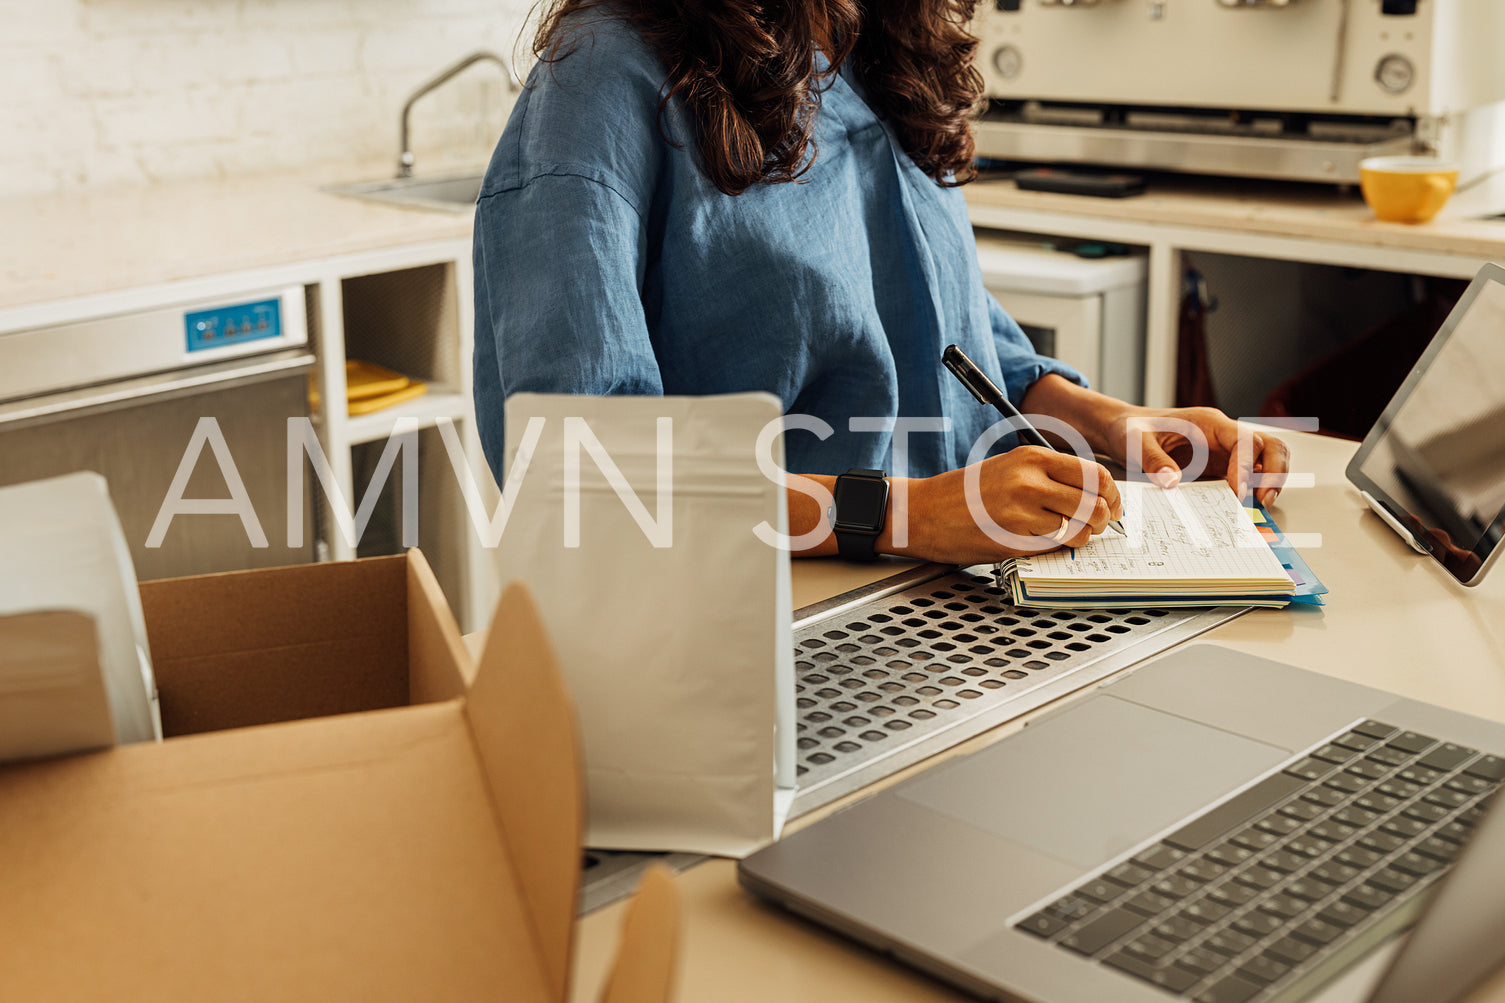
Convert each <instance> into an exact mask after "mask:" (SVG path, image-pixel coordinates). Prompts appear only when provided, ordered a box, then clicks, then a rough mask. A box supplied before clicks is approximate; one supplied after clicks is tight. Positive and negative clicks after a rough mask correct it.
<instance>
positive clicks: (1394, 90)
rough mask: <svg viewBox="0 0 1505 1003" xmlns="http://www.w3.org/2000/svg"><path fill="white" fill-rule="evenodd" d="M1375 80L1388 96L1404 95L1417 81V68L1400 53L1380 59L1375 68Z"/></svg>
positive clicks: (1393, 53)
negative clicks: (1413, 82)
mask: <svg viewBox="0 0 1505 1003" xmlns="http://www.w3.org/2000/svg"><path fill="white" fill-rule="evenodd" d="M1374 79H1375V80H1377V81H1378V82H1379V85H1380V88H1381V89H1382V90H1384V91H1385V93H1387V94H1404V93H1405V92H1406V91H1407V90H1408V89H1410V87H1411V83H1412V81H1414V80H1415V79H1416V67H1415V66H1412V65H1411V60H1409V59H1407V58H1406V57H1405V56H1402V55H1401V54H1400V53H1398V52H1392V53H1391V54H1390V55H1388V56H1384V57H1382V58H1381V59H1380V61H1379V64H1378V65H1376V66H1375V68H1374Z"/></svg>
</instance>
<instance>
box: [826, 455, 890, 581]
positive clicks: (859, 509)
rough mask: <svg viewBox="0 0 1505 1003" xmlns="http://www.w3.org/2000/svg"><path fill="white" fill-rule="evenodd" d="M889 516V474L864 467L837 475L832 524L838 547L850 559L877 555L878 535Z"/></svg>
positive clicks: (868, 557) (865, 559) (869, 558)
mask: <svg viewBox="0 0 1505 1003" xmlns="http://www.w3.org/2000/svg"><path fill="white" fill-rule="evenodd" d="M887 520H888V477H887V475H886V474H884V472H883V471H881V470H867V469H864V468H861V467H858V468H854V469H852V470H848V471H847V472H846V473H844V474H842V475H841V476H840V477H838V478H836V491H835V505H834V506H833V513H832V519H831V522H832V526H833V528H834V529H835V531H836V549H837V551H838V552H839V553H840V554H841V556H842V557H843V558H845V559H847V560H849V561H872V560H875V559H876V558H877V557H878V550H877V544H878V535H879V534H880V533H882V532H883V526H884V524H885V523H886V522H887Z"/></svg>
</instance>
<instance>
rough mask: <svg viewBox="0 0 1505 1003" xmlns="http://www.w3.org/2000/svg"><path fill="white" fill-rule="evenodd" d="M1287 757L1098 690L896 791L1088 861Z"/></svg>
mask: <svg viewBox="0 0 1505 1003" xmlns="http://www.w3.org/2000/svg"><path fill="white" fill-rule="evenodd" d="M1288 758H1290V752H1289V751H1288V750H1286V749H1282V748H1278V747H1276V746H1273V745H1266V744H1265V743H1263V742H1257V741H1255V740H1253V739H1250V738H1245V737H1243V736H1241V735H1235V734H1233V733H1231V732H1227V731H1223V730H1221V729H1219V728H1213V727H1210V726H1208V725H1205V724H1198V723H1197V722H1195V721H1189V720H1187V719H1186V718H1181V717H1176V716H1174V715H1171V714H1165V713H1162V712H1161V711H1157V710H1151V709H1150V708H1148V707H1145V706H1142V705H1140V704H1136V703H1130V702H1129V701H1127V700H1120V699H1118V698H1116V697H1111V696H1107V695H1099V696H1095V697H1092V698H1090V699H1088V700H1087V701H1085V702H1084V703H1081V704H1079V705H1078V706H1076V707H1073V708H1072V709H1070V710H1068V711H1066V712H1064V713H1062V714H1059V715H1057V716H1055V717H1053V718H1050V719H1049V720H1047V721H1044V722H1042V723H1041V724H1039V725H1036V726H1034V727H1029V728H1026V729H1025V730H1024V731H1022V732H1020V733H1019V734H1017V735H1014V736H1012V737H1010V738H1007V739H1005V740H1004V741H1002V742H999V743H998V744H997V745H995V746H992V747H991V748H988V749H984V750H983V751H981V752H979V753H976V754H975V755H972V756H968V757H966V758H964V759H960V760H958V761H957V762H956V763H954V764H951V765H946V764H943V765H941V766H939V767H937V768H936V769H934V770H931V771H930V772H928V773H926V774H925V775H923V776H921V777H919V778H918V779H916V780H914V781H912V782H910V783H908V784H905V785H904V786H903V787H902V788H900V789H899V790H898V791H897V792H896V793H898V795H899V796H900V797H902V798H904V799H905V800H907V801H911V802H913V803H915V804H918V805H923V806H924V807H926V808H929V809H931V810H932V811H936V812H940V813H941V814H942V815H947V816H949V817H951V818H954V819H957V820H959V821H962V822H966V823H967V824H969V825H973V826H976V827H978V828H980V829H983V830H985V831H987V832H990V833H992V834H993V835H995V836H1001V837H1003V838H1004V839H1008V840H1012V841H1014V842H1017V843H1022V844H1024V845H1025V846H1028V847H1031V848H1032V849H1035V850H1037V851H1039V852H1041V853H1044V854H1047V855H1049V856H1052V857H1055V858H1057V859H1059V860H1063V861H1066V862H1068V863H1072V864H1076V865H1078V866H1080V867H1083V868H1091V867H1096V866H1097V865H1098V864H1100V863H1102V862H1103V861H1105V860H1107V859H1109V858H1110V857H1114V856H1116V855H1118V854H1120V853H1122V852H1123V851H1125V850H1127V849H1129V848H1130V847H1132V846H1134V845H1135V844H1137V843H1139V842H1141V841H1143V840H1144V839H1146V838H1147V837H1149V836H1151V835H1153V834H1154V833H1156V832H1159V831H1160V830H1162V829H1167V828H1169V827H1171V826H1172V825H1174V824H1175V823H1176V822H1178V821H1180V820H1181V819H1183V818H1185V817H1187V816H1189V815H1194V814H1197V813H1198V812H1199V811H1200V809H1201V808H1203V807H1204V806H1206V805H1207V804H1208V803H1209V802H1211V801H1213V800H1215V799H1216V798H1219V797H1221V796H1222V795H1224V794H1227V793H1228V792H1229V791H1231V790H1232V789H1233V788H1235V787H1238V786H1240V785H1242V784H1244V783H1246V782H1248V781H1249V780H1252V779H1253V778H1254V777H1256V776H1258V775H1259V774H1261V773H1263V772H1265V771H1266V770H1268V769H1269V768H1270V767H1272V766H1274V765H1275V764H1276V763H1279V762H1282V761H1283V760H1286V759H1288Z"/></svg>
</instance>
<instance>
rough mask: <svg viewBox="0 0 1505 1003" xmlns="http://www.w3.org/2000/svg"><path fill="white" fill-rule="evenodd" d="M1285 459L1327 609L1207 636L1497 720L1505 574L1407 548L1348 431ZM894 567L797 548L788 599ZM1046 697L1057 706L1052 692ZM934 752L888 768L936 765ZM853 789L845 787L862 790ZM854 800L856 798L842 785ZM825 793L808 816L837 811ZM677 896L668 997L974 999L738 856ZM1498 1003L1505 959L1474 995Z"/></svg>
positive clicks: (589, 979) (592, 979)
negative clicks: (800, 908)
mask: <svg viewBox="0 0 1505 1003" xmlns="http://www.w3.org/2000/svg"><path fill="white" fill-rule="evenodd" d="M1285 434H1286V436H1287V437H1288V440H1289V441H1290V442H1291V444H1292V453H1293V460H1294V462H1293V468H1294V469H1295V470H1297V471H1312V472H1314V473H1315V475H1316V485H1315V486H1314V487H1311V488H1294V487H1292V488H1287V489H1286V490H1285V491H1284V492H1283V493H1282V495H1281V497H1280V502H1279V504H1278V506H1277V507H1276V509H1275V514H1276V517H1277V518H1278V519H1279V521H1280V524H1281V526H1282V528H1284V529H1285V530H1287V531H1288V532H1291V533H1320V534H1321V535H1322V542H1321V546H1320V547H1313V546H1307V547H1304V548H1303V556H1304V557H1305V558H1306V559H1307V562H1308V563H1309V564H1310V565H1311V567H1312V569H1313V570H1314V571H1315V572H1316V573H1317V574H1318V575H1319V576H1320V577H1321V578H1322V580H1323V581H1324V582H1325V583H1326V584H1327V585H1328V587H1329V588H1331V590H1332V593H1331V595H1330V596H1329V597H1328V600H1329V604H1328V606H1327V607H1326V608H1324V609H1311V608H1292V609H1289V610H1256V611H1254V612H1252V613H1249V614H1246V615H1245V616H1242V617H1240V618H1238V619H1237V620H1234V621H1232V622H1231V623H1228V624H1225V625H1223V626H1221V627H1218V628H1216V629H1215V630H1214V631H1212V632H1210V633H1208V634H1204V635H1202V636H1201V637H1200V638H1198V639H1197V643H1201V642H1212V643H1216V644H1222V645H1227V646H1229V647H1232V648H1236V649H1238V650H1241V651H1246V652H1249V653H1251V654H1256V655H1262V656H1264V657H1267V658H1274V659H1278V660H1280V661H1285V662H1290V663H1293V664H1296V665H1299V666H1302V667H1303V668H1307V669H1310V670H1313V671H1316V672H1323V673H1327V674H1330V675H1333V676H1339V677H1342V678H1344V679H1349V680H1352V681H1354V682H1359V683H1364V684H1368V685H1371V686H1378V687H1381V688H1383V689H1387V690H1390V691H1393V692H1395V693H1399V694H1403V695H1405V696H1409V697H1415V698H1417V699H1420V700H1427V701H1430V702H1432V703H1436V704H1441V705H1443V706H1446V707H1451V708H1453V709H1455V710H1460V711H1464V712H1466V713H1471V714H1478V715H1482V716H1485V717H1489V718H1493V719H1496V720H1505V573H1502V572H1498V571H1497V572H1496V573H1495V574H1494V576H1493V577H1492V578H1490V579H1489V580H1487V581H1486V582H1485V583H1484V584H1483V585H1481V586H1479V587H1478V588H1475V589H1466V588H1463V587H1462V586H1459V585H1457V584H1455V583H1454V582H1452V580H1451V579H1449V578H1448V577H1447V576H1446V575H1445V574H1444V573H1443V572H1442V571H1441V569H1439V568H1438V567H1437V566H1436V565H1435V564H1433V562H1432V561H1431V559H1430V558H1427V557H1424V556H1422V555H1420V554H1417V553H1415V552H1414V551H1412V550H1410V548H1408V547H1407V546H1406V545H1405V544H1404V543H1402V542H1401V540H1400V539H1399V538H1398V537H1396V536H1395V534H1393V533H1392V532H1391V531H1390V530H1389V529H1388V528H1386V527H1385V525H1384V524H1383V523H1381V522H1380V520H1379V519H1378V518H1377V517H1376V516H1374V515H1373V514H1372V513H1370V512H1369V511H1368V509H1367V508H1365V506H1364V503H1363V501H1362V500H1361V499H1360V498H1359V495H1358V493H1357V492H1356V491H1355V490H1354V489H1353V488H1352V487H1351V486H1350V485H1349V484H1348V483H1347V481H1346V480H1345V479H1344V476H1343V469H1344V466H1345V464H1346V463H1347V461H1348V458H1349V457H1350V456H1351V455H1352V453H1353V450H1354V444H1353V443H1350V442H1343V441H1340V440H1336V439H1326V438H1320V437H1318V436H1313V435H1304V434H1301V433H1285ZM892 570H893V568H892V567H879V568H875V567H874V566H871V565H849V564H843V563H842V562H839V561H803V562H801V561H797V562H795V579H794V582H795V596H796V600H795V601H796V602H797V603H808V602H813V601H817V600H819V599H822V598H826V597H829V596H830V595H833V594H839V593H840V592H843V591H846V590H849V589H852V588H856V587H857V586H859V585H862V584H865V583H866V582H868V581H871V580H873V579H874V578H876V577H882V576H883V575H886V574H888V573H891V572H892ZM1053 706H1054V705H1053ZM1019 727H1020V725H1019V723H1018V722H1013V723H1011V724H1008V725H1005V726H1003V727H1001V728H997V729H994V730H993V731H991V732H988V733H987V734H985V735H982V736H979V737H978V738H976V739H973V740H971V741H969V742H966V743H963V744H962V745H960V746H958V747H957V748H956V749H953V750H951V751H950V752H948V753H944V754H942V755H943V756H949V755H956V754H959V753H962V752H968V751H972V750H974V749H976V748H979V747H981V746H982V745H985V744H987V743H990V742H993V741H996V740H997V739H998V738H1000V737H1002V736H1004V735H1006V734H1011V733H1012V732H1014V731H1016V730H1018V728H1019ZM936 761H937V760H936V759H935V758H932V759H931V760H929V761H928V762H927V763H925V764H921V766H920V767H912V768H910V769H909V770H906V771H902V772H901V773H899V774H898V775H897V776H895V777H893V778H890V779H889V780H886V781H883V782H884V783H892V782H894V781H895V780H898V779H902V778H903V777H905V776H909V775H912V773H913V772H914V771H915V770H917V769H920V768H922V767H923V766H929V765H932V764H933V763H934V762H936ZM861 793H866V792H859V794H858V795H853V797H857V796H860V795H861ZM848 800H850V799H848ZM843 803H846V802H845V801H841V802H837V803H836V804H835V805H831V806H828V807H827V808H825V809H822V810H821V811H820V812H817V813H815V815H814V816H811V817H807V818H805V819H801V820H800V821H799V822H796V823H794V826H795V827H799V826H801V825H805V824H809V822H810V821H812V820H813V818H816V817H820V816H822V815H824V814H826V813H828V812H830V811H833V810H835V809H836V808H838V807H839V806H840V805H841V804H843ZM675 881H676V884H677V886H678V888H679V891H680V894H681V896H682V898H683V901H684V931H683V934H684V940H683V951H682V972H681V978H680V981H679V988H678V995H677V998H678V999H680V1000H685V1001H696V1003H699V1001H708V1000H715V1001H724V1003H762V1001H766V1000H780V1001H781V1003H846V1001H850V1003H859V1001H860V1003H900V1001H903V1003H943V1001H946V1003H961V1001H963V1000H966V999H967V998H968V997H965V996H963V995H962V994H960V993H959V992H956V991H953V990H951V989H948V988H947V987H945V986H943V985H941V984H940V983H938V982H934V981H932V980H930V979H928V978H926V977H924V976H922V975H919V974H917V973H916V972H914V971H912V970H911V969H909V968H906V967H904V966H903V965H900V964H898V963H897V962H894V961H892V960H891V959H888V958H885V957H883V956H881V955H879V954H876V953H874V952H872V951H868V950H866V949H865V948H862V947H858V946H856V945H855V944H852V943H850V942H848V941H846V940H844V939H842V938H840V937H837V936H836V935H834V934H830V933H827V932H826V931H824V930H822V929H820V928H818V927H816V926H814V925H812V924H809V923H806V922H804V921H802V920H799V919H797V918H795V917H793V916H791V915H789V914H787V913H785V912H783V911H781V910H779V909H777V908H774V907H771V906H766V905H763V904H761V903H759V902H758V901H756V900H755V899H753V897H752V896H751V895H749V894H747V893H746V892H744V891H743V890H742V889H741V888H739V887H738V885H737V880H736V866H735V863H734V862H733V861H729V860H712V861H709V862H707V863H704V864H701V865H699V866H697V867H694V868H692V869H691V870H689V871H687V872H686V873H684V874H682V875H680V876H679V877H678V878H676V879H675ZM622 909H623V904H622V903H618V904H616V905H613V906H610V907H608V908H605V909H602V910H599V911H597V912H595V913H592V914H591V915H589V916H587V917H585V918H584V919H583V920H582V921H581V924H580V927H579V933H578V940H577V947H578V958H577V965H578V967H577V975H578V978H577V979H576V982H575V990H574V999H575V1000H576V1001H578V1003H583V1001H584V1000H586V999H587V997H588V996H589V994H590V991H591V989H592V988H593V987H595V986H599V985H600V984H601V978H602V976H603V975H604V973H605V971H606V967H607V964H608V960H609V958H610V955H611V952H612V951H614V950H615V944H616V937H617V928H618V926H619V925H620V923H621V919H622ZM1468 1001H1469V1003H1505V972H1502V973H1500V974H1498V975H1497V976H1496V977H1495V978H1494V979H1493V980H1491V981H1490V982H1489V983H1487V984H1486V985H1485V986H1484V987H1482V988H1481V989H1479V990H1478V991H1476V992H1475V993H1473V994H1472V995H1470V996H1469V997H1468Z"/></svg>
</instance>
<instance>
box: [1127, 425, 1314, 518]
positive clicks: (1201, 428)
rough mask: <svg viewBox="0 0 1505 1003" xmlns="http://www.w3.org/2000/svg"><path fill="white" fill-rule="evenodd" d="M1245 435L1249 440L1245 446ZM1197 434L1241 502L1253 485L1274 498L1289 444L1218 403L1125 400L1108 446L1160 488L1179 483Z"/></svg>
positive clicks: (1262, 499) (1263, 500)
mask: <svg viewBox="0 0 1505 1003" xmlns="http://www.w3.org/2000/svg"><path fill="white" fill-rule="evenodd" d="M1167 419H1169V420H1167ZM1241 435H1242V436H1243V437H1244V439H1245V440H1246V441H1245V444H1244V446H1243V448H1242V450H1241V449H1240V445H1239V439H1240V436H1241ZM1194 439H1199V440H1201V441H1202V442H1204V443H1206V449H1207V455H1206V464H1207V465H1206V467H1205V468H1204V469H1205V471H1206V472H1207V473H1209V474H1212V475H1214V476H1220V477H1222V478H1223V479H1224V480H1226V481H1227V482H1228V486H1229V487H1231V488H1232V489H1233V490H1234V493H1235V494H1237V495H1238V497H1239V500H1240V501H1242V500H1243V499H1244V498H1246V497H1248V495H1249V489H1250V488H1251V487H1252V488H1254V497H1255V499H1256V500H1257V501H1258V502H1259V503H1260V504H1261V505H1270V504H1273V503H1274V501H1275V499H1276V497H1277V496H1278V495H1279V494H1280V488H1281V485H1283V484H1284V483H1285V475H1286V473H1287V472H1288V471H1289V469H1290V462H1291V450H1290V447H1288V446H1287V445H1286V444H1285V443H1284V442H1283V441H1281V440H1280V439H1278V438H1276V437H1275V436H1273V435H1270V434H1268V433H1266V432H1260V431H1256V430H1255V429H1254V428H1252V427H1250V426H1248V425H1243V426H1241V425H1240V424H1239V423H1238V422H1236V421H1234V420H1233V419H1232V418H1230V417H1228V416H1227V415H1226V414H1224V413H1223V412H1221V411H1219V410H1218V409H1217V408H1211V407H1183V408H1164V409H1155V408H1143V407H1133V406H1131V405H1127V404H1126V405H1124V407H1123V410H1122V412H1121V413H1120V414H1119V415H1117V416H1116V417H1115V418H1113V420H1112V421H1110V422H1109V424H1108V428H1107V431H1106V433H1105V439H1104V442H1103V447H1104V454H1105V455H1106V456H1109V457H1111V458H1112V459H1113V460H1115V461H1116V462H1118V463H1120V464H1123V466H1124V467H1125V468H1127V469H1132V467H1133V466H1134V465H1135V464H1136V463H1137V465H1138V467H1139V469H1141V470H1143V471H1144V472H1145V473H1146V474H1147V475H1148V476H1149V478H1150V479H1151V480H1153V481H1154V482H1155V483H1157V484H1159V485H1160V486H1161V487H1174V486H1175V485H1177V484H1179V483H1180V482H1181V476H1182V471H1184V470H1185V469H1186V467H1187V465H1188V464H1190V463H1193V462H1194V460H1195V456H1196V452H1197V447H1196V444H1195V443H1194V441H1193V440H1194ZM1133 452H1137V454H1138V455H1137V456H1135V455H1131V454H1132V453H1133Z"/></svg>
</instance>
